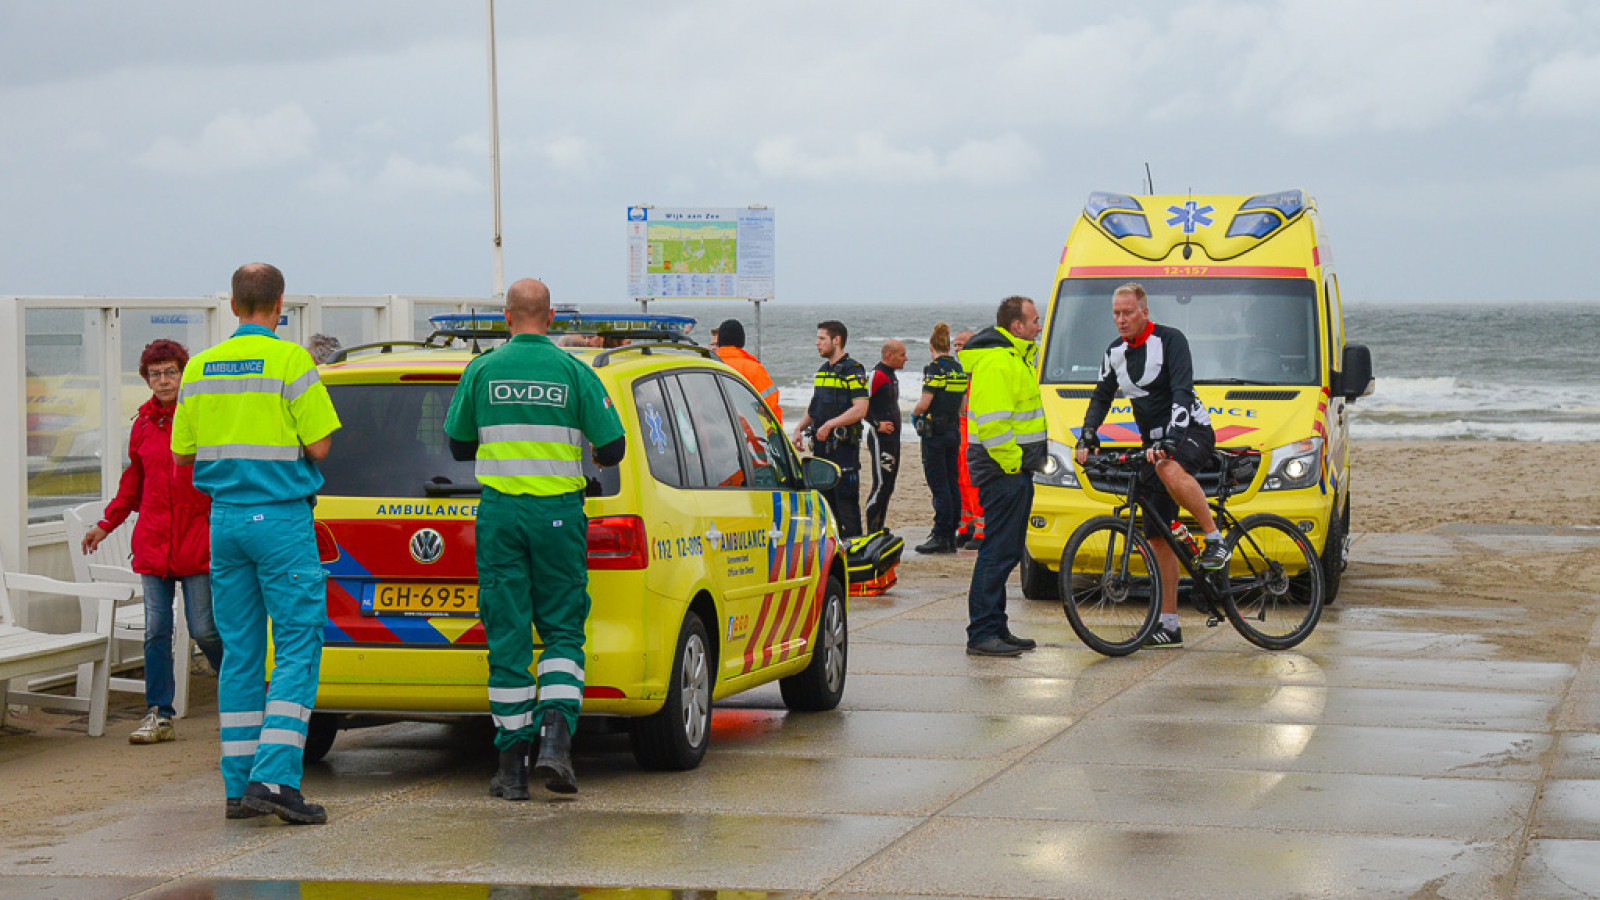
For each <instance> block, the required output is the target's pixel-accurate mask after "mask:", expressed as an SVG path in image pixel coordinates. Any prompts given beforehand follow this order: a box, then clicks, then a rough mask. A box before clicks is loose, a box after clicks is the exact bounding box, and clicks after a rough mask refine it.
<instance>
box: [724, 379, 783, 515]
mask: <svg viewBox="0 0 1600 900" xmlns="http://www.w3.org/2000/svg"><path fill="white" fill-rule="evenodd" d="M718 380H719V381H721V382H722V387H723V388H724V389H725V390H726V391H727V393H728V400H729V402H731V403H732V404H733V417H734V421H735V422H736V423H737V424H738V431H739V436H740V438H741V439H742V443H743V444H744V455H745V460H744V461H745V476H746V478H747V483H748V484H749V485H750V486H751V487H758V488H779V487H786V486H788V485H791V484H798V483H799V470H798V467H797V466H796V465H795V463H794V461H793V459H792V457H790V455H789V454H788V452H786V451H787V450H788V449H789V441H788V440H787V439H786V438H785V437H784V434H783V429H782V428H779V427H778V423H776V422H774V421H773V420H772V413H771V412H770V411H769V410H768V409H767V405H766V404H765V403H763V402H761V398H760V397H757V396H756V394H755V392H754V391H752V390H750V387H749V385H747V384H745V383H744V382H742V381H737V380H735V379H732V378H729V377H727V376H725V375H721V376H718Z"/></svg>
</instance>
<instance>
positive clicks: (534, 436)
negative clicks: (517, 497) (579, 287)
mask: <svg viewBox="0 0 1600 900" xmlns="http://www.w3.org/2000/svg"><path fill="white" fill-rule="evenodd" d="M444 430H445V433H446V434H447V435H449V436H450V437H452V438H454V439H456V440H458V441H477V443H478V456H477V464H476V466H475V472H476V474H477V477H478V482H479V483H480V484H482V485H484V486H485V487H491V488H494V489H495V490H497V491H499V492H501V493H502V494H522V495H532V496H538V497H552V496H556V495H559V494H570V493H572V492H574V491H581V490H583V489H584V486H585V484H586V483H587V479H586V478H585V477H584V474H583V454H584V453H585V452H587V451H588V448H589V445H590V444H593V445H595V446H597V447H598V446H603V445H605V444H609V443H611V442H612V441H614V440H616V439H617V438H619V437H622V434H623V431H622V421H621V420H620V419H618V418H617V412H616V410H615V409H613V408H612V406H611V399H610V398H609V397H608V396H607V395H606V389H605V386H604V385H602V384H601V383H600V377H599V376H598V375H596V374H595V373H594V370H593V369H591V368H589V364H588V363H586V362H584V361H582V360H580V359H578V358H576V357H574V356H573V355H572V354H570V353H568V352H567V351H565V350H563V349H561V348H559V347H557V346H556V345H555V344H553V343H551V341H550V339H549V338H548V337H545V336H544V335H542V334H531V333H530V334H519V335H516V336H514V337H513V338H512V339H511V340H509V341H507V342H506V343H505V344H503V345H501V346H500V347H496V348H495V349H493V350H491V351H489V352H487V353H484V354H482V355H480V356H478V357H477V358H476V359H474V360H473V361H472V362H470V363H468V364H467V368H466V369H465V370H463V371H462V373H461V383H460V384H459V385H457V387H456V393H455V397H454V398H453V399H452V400H451V401H450V411H449V413H448V414H446V416H445V421H444Z"/></svg>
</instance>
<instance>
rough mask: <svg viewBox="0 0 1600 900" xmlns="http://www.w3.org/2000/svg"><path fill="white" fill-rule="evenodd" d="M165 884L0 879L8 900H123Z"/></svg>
mask: <svg viewBox="0 0 1600 900" xmlns="http://www.w3.org/2000/svg"><path fill="white" fill-rule="evenodd" d="M162 883H163V879H159V878H27V877H0V897H4V898H6V900H121V898H123V897H132V896H133V895H135V894H140V893H143V892H145V891H148V890H150V889H151V888H154V887H157V886H159V885H161V884H162ZM196 900H198V898H196Z"/></svg>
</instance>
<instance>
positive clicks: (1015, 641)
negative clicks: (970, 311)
mask: <svg viewBox="0 0 1600 900" xmlns="http://www.w3.org/2000/svg"><path fill="white" fill-rule="evenodd" d="M1039 331H1040V324H1039V311H1038V309H1036V308H1035V307H1034V305H1033V301H1032V300H1029V299H1028V298H1027V297H1007V298H1006V299H1005V300H1003V301H1001V303H1000V308H999V310H997V311H996V313H995V326H994V327H993V328H985V329H984V330H982V331H980V332H978V333H977V334H976V335H974V336H973V338H972V340H970V341H968V342H967V345H966V346H965V347H963V348H962V349H961V357H960V358H961V368H963V369H965V370H966V372H967V376H968V378H969V379H970V385H971V386H970V387H969V388H968V394H967V471H968V474H969V475H970V476H971V478H972V483H973V484H974V485H976V486H977V488H978V499H979V501H980V502H981V503H982V504H983V520H984V530H985V537H984V541H983V546H982V548H980V549H979V550H978V561H977V563H976V564H975V565H974V566H973V567H972V586H971V588H969V589H968V591H967V617H968V623H967V655H969V656H1020V655H1021V654H1022V652H1023V651H1025V650H1032V649H1033V648H1034V647H1036V646H1038V644H1037V643H1036V642H1035V641H1032V640H1029V639H1028V638H1022V637H1017V636H1016V635H1014V634H1012V633H1011V628H1010V627H1009V625H1008V624H1007V621H1006V579H1007V578H1009V577H1010V576H1011V570H1012V569H1014V568H1016V566H1017V563H1019V562H1021V561H1022V554H1023V553H1025V552H1027V548H1026V546H1025V540H1026V538H1027V534H1028V512H1029V510H1030V509H1031V508H1032V507H1033V473H1034V472H1037V471H1039V470H1040V469H1042V468H1043V467H1044V461H1045V457H1046V433H1045V419H1044V405H1043V403H1041V402H1040V399H1039V372H1038V368H1037V366H1038V353H1039V346H1038V345H1037V344H1035V343H1034V339H1035V338H1037V337H1038V336H1039Z"/></svg>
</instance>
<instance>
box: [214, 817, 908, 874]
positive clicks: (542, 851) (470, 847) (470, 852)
mask: <svg viewBox="0 0 1600 900" xmlns="http://www.w3.org/2000/svg"><path fill="white" fill-rule="evenodd" d="M485 799H486V800H487V798H485ZM493 809H494V812H495V813H497V814H486V813H487V812H488V810H485V809H476V808H465V807H454V806H430V807H426V808H423V809H418V808H416V807H413V808H411V809H410V810H408V812H407V814H406V815H378V814H369V815H365V816H353V817H351V818H349V819H347V820H344V821H342V822H340V823H338V824H337V826H336V827H329V826H324V827H323V828H319V829H310V830H308V829H299V830H297V831H296V832H295V834H294V835H292V836H291V837H290V838H289V839H287V840H283V841H279V842H277V843H274V844H273V845H271V846H269V847H266V848H263V849H261V850H258V851H256V852H252V853H246V854H242V855H238V856H234V857H232V858H230V859H228V860H226V861H225V862H222V863H219V864H216V865H213V866H210V867H208V868H207V869H206V870H205V871H204V872H203V873H201V874H206V875H212V876H217V877H226V878H272V879H292V878H295V877H298V876H300V875H303V874H305V873H307V872H315V873H316V874H317V877H319V878H325V879H329V880H340V881H343V880H350V881H386V880H404V881H418V882H476V883H509V884H545V885H574V884H599V885H649V886H655V887H663V888H699V887H704V886H705V885H722V886H727V887H730V888H738V889H743V890H800V891H809V890H817V889H819V888H821V887H822V886H824V885H826V884H828V883H829V882H831V881H833V880H835V879H837V878H839V877H840V876H841V875H843V874H844V873H846V872H848V871H849V870H851V869H852V868H854V867H855V866H856V865H858V864H859V863H861V862H862V861H863V860H865V859H866V858H868V857H870V856H872V855H873V854H874V853H876V852H878V851H879V850H881V849H882V848H884V847H886V846H888V845H889V843H890V842H892V841H893V840H895V839H896V838H898V837H900V836H901V835H903V834H904V833H905V832H906V831H908V830H910V829H911V828H912V827H913V826H914V825H915V824H916V823H917V822H918V821H920V820H918V819H915V818H906V817H895V816H784V815H759V816H752V815H737V814H717V815H706V814H701V813H658V812H619V811H604V810H602V811H595V812H592V813H588V814H584V815H569V814H566V810H564V809H562V808H560V805H559V804H547V803H523V804H507V803H503V802H500V803H496V804H494V805H493ZM419 813H421V814H419Z"/></svg>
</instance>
